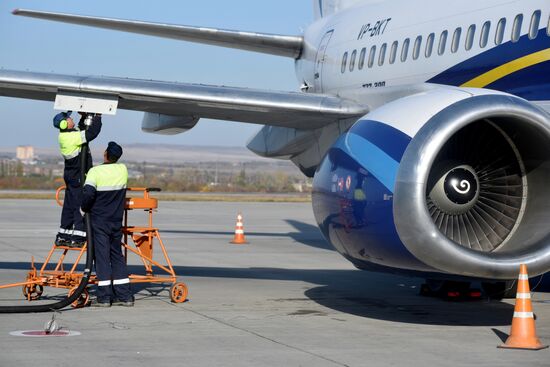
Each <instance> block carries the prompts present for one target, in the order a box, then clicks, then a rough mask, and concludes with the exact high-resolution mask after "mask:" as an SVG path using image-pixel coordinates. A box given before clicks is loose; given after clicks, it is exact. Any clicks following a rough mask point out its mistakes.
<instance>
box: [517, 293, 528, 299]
mask: <svg viewBox="0 0 550 367" xmlns="http://www.w3.org/2000/svg"><path fill="white" fill-rule="evenodd" d="M516 298H519V299H531V293H516Z"/></svg>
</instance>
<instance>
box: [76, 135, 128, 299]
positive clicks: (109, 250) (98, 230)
mask: <svg viewBox="0 0 550 367" xmlns="http://www.w3.org/2000/svg"><path fill="white" fill-rule="evenodd" d="M121 156H122V147H121V146H120V145H118V144H117V143H115V142H109V145H108V146H107V149H106V150H105V152H104V153H103V164H102V165H99V166H96V167H93V168H92V169H90V171H89V172H88V176H87V177H86V183H85V184H84V189H83V193H82V210H83V211H84V212H87V213H90V215H91V221H92V231H93V239H94V249H95V270H96V276H97V280H98V284H97V285H98V287H97V293H96V294H97V300H96V301H95V302H93V303H92V306H95V307H110V306H111V304H113V305H116V306H127V307H132V306H133V305H134V299H133V297H132V294H131V292H130V280H129V279H128V270H127V267H126V261H125V259H124V256H123V255H122V249H121V240H122V217H123V215H124V204H125V199H126V184H127V181H128V171H127V169H126V166H125V165H124V164H121V163H117V162H118V160H119V159H120V157H121Z"/></svg>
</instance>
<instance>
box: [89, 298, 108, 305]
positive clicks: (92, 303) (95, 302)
mask: <svg viewBox="0 0 550 367" xmlns="http://www.w3.org/2000/svg"><path fill="white" fill-rule="evenodd" d="M90 307H111V302H99V301H98V300H97V299H92V301H91V302H90Z"/></svg>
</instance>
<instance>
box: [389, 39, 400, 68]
mask: <svg viewBox="0 0 550 367" xmlns="http://www.w3.org/2000/svg"><path fill="white" fill-rule="evenodd" d="M398 44H399V42H397V41H395V42H394V43H392V45H391V49H390V64H393V63H394V62H395V55H397V46H398Z"/></svg>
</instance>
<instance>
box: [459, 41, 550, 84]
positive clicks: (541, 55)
mask: <svg viewBox="0 0 550 367" xmlns="http://www.w3.org/2000/svg"><path fill="white" fill-rule="evenodd" d="M548 60H550V48H547V49H546V50H542V51H539V52H535V53H532V54H530V55H527V56H523V57H520V58H519V59H516V60H513V61H510V62H508V63H506V64H504V65H501V66H499V67H497V68H494V69H493V70H490V71H488V72H486V73H484V74H481V75H480V76H478V77H477V78H474V79H472V80H470V81H467V82H466V83H464V84H462V85H461V87H473V88H483V87H486V86H488V85H489V84H491V83H494V82H496V81H497V80H499V79H501V78H504V77H505V76H507V75H510V74H512V73H515V72H516V71H518V70H522V69H525V68H528V67H529V66H533V65H536V64H540V63H541V62H545V61H548Z"/></svg>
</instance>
